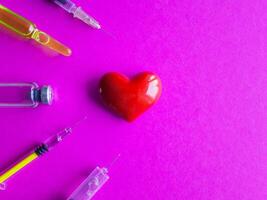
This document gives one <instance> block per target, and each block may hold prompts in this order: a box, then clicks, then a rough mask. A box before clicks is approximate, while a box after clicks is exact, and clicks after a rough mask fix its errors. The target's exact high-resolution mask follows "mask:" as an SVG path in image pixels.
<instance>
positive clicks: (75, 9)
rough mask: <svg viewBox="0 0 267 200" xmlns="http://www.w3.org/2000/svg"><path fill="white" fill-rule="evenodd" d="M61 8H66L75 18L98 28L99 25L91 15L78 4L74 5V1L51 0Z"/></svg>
mask: <svg viewBox="0 0 267 200" xmlns="http://www.w3.org/2000/svg"><path fill="white" fill-rule="evenodd" d="M52 1H53V2H55V3H56V4H57V5H59V6H60V7H61V8H63V9H64V10H66V11H67V12H69V13H72V14H73V16H74V17H75V18H78V19H80V20H81V21H83V22H84V23H86V24H88V25H89V26H91V27H93V28H96V29H100V28H101V26H100V24H99V23H98V21H96V20H95V19H94V18H93V17H92V16H90V15H89V14H87V13H86V12H85V11H84V10H83V9H82V8H81V7H80V6H76V4H75V3H74V2H72V1H71V0H52Z"/></svg>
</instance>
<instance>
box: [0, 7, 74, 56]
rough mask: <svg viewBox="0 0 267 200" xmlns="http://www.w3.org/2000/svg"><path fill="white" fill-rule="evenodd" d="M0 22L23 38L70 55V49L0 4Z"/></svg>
mask: <svg viewBox="0 0 267 200" xmlns="http://www.w3.org/2000/svg"><path fill="white" fill-rule="evenodd" d="M0 24H2V25H4V26H5V27H7V28H9V29H10V30H12V31H14V32H16V33H18V34H19V35H21V36H23V37H25V38H31V39H34V40H35V41H37V42H38V43H40V44H42V45H44V46H47V47H49V48H50V49H52V50H54V51H56V52H58V53H60V54H62V55H64V56H70V55H71V49H70V48H68V47H66V46H65V45H63V44H61V43H60V42H58V41H57V40H55V39H53V38H52V37H51V36H49V35H48V34H46V33H44V32H42V31H39V30H38V29H37V27H36V25H35V24H34V23H32V22H30V21H29V20H27V19H25V18H24V17H22V16H20V15H18V14H16V13H14V12H13V11H11V10H9V9H8V8H6V7H4V6H3V5H1V4H0Z"/></svg>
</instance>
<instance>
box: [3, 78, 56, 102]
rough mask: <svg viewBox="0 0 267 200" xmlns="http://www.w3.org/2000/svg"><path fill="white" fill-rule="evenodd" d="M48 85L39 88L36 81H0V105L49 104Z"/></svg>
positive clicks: (49, 91)
mask: <svg viewBox="0 0 267 200" xmlns="http://www.w3.org/2000/svg"><path fill="white" fill-rule="evenodd" d="M51 102H52V89H51V87H50V86H43V87H42V88H39V86H38V85H37V84H36V83H0V107H36V106H38V105H39V103H43V104H51Z"/></svg>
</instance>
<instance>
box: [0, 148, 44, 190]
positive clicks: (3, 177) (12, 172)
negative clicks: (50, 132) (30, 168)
mask: <svg viewBox="0 0 267 200" xmlns="http://www.w3.org/2000/svg"><path fill="white" fill-rule="evenodd" d="M47 151H48V148H47V146H46V145H44V144H43V145H41V146H39V147H37V148H36V149H35V150H34V152H32V153H31V154H29V155H28V156H26V157H25V158H24V159H22V160H21V161H19V162H18V163H16V164H15V165H13V166H12V167H10V168H9V169H8V170H6V171H5V172H4V173H3V174H1V175H0V185H1V184H2V185H3V184H5V181H7V180H8V179H9V178H11V177H12V176H13V175H15V174H16V173H17V172H19V171H20V170H21V169H23V168H24V167H26V166H27V165H28V164H30V163H31V162H32V161H34V160H35V159H36V158H38V157H39V156H41V155H43V154H44V153H46V152H47Z"/></svg>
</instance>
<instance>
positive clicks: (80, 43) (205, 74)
mask: <svg viewBox="0 0 267 200" xmlns="http://www.w3.org/2000/svg"><path fill="white" fill-rule="evenodd" d="M77 2H79V3H80V5H82V6H83V7H84V8H85V9H86V10H88V11H90V13H91V14H92V15H93V16H95V17H96V18H97V19H98V20H99V21H100V22H101V23H102V25H103V30H102V31H95V30H92V29H90V28H88V27H87V26H86V25H84V24H82V23H81V22H79V21H77V20H74V19H72V17H71V16H69V15H68V14H67V13H65V12H64V11H63V10H61V8H59V7H57V6H56V5H54V4H52V3H49V2H48V1H46V0H13V1H9V0H3V1H1V3H3V4H4V5H6V6H8V7H10V8H11V9H13V10H15V11H17V12H19V13H21V14H23V15H24V16H25V17H27V18H29V19H31V20H33V21H34V22H35V23H36V24H38V26H39V28H40V29H42V30H44V31H47V32H48V33H49V34H51V35H53V36H54V37H55V38H58V39H59V40H60V41H62V42H63V43H65V44H67V45H69V46H70V47H71V48H72V50H73V55H72V56H71V57H68V58H67V57H62V56H55V55H51V53H44V52H43V50H42V49H41V48H39V46H38V45H34V43H31V42H29V41H22V40H21V39H18V38H17V37H15V36H14V35H13V34H10V33H8V32H7V31H4V30H3V29H1V36H0V52H1V68H0V71H1V73H0V80H1V81H2V82H6V81H8V82H10V81H27V82H29V81H36V82H38V83H39V84H47V83H48V84H51V85H52V86H53V87H54V88H55V89H56V92H57V100H56V102H55V104H54V105H53V106H51V107H47V106H41V107H39V108H37V109H34V110H32V109H19V110H17V109H13V110H12V109H1V110H0V112H1V116H0V120H1V124H0V128H1V131H0V132H1V133H0V135H1V138H0V163H1V165H0V168H5V167H6V166H7V165H9V164H10V163H12V162H13V161H14V160H16V158H17V157H18V156H19V155H23V153H24V152H27V151H28V150H30V149H31V148H33V147H34V145H36V144H38V143H39V142H41V141H43V140H44V139H45V138H47V137H48V136H50V135H52V134H53V133H55V132H56V131H58V130H60V129H61V128H63V127H65V126H67V125H69V124H71V123H72V122H74V121H75V120H78V119H79V118H81V117H83V116H84V115H85V114H86V113H88V120H87V121H86V122H85V123H83V124H82V125H81V126H80V127H78V128H77V129H75V132H74V133H73V135H71V136H70V137H69V138H68V139H66V141H64V143H62V144H61V145H60V146H58V147H57V148H55V149H54V150H53V151H52V152H50V153H49V154H46V155H45V156H43V157H42V158H41V159H39V160H36V162H34V163H32V164H31V165H30V166H28V167H27V168H25V169H24V170H23V171H21V173H19V174H18V175H16V176H15V177H13V178H12V179H10V181H9V182H8V189H7V190H6V191H4V192H0V199H3V200H5V199H7V200H13V199H14V200H15V199H28V200H36V199H38V200H50V199H51V200H61V199H66V198H67V197H68V196H69V195H70V194H71V192H72V191H73V190H74V189H75V188H76V186H78V185H79V183H80V182H81V181H82V180H83V179H84V178H86V176H87V175H88V174H89V173H90V172H91V171H92V169H93V168H94V167H95V166H97V165H100V166H106V165H109V163H110V162H112V160H113V159H114V158H115V157H116V156H117V154H119V153H120V154H121V157H120V159H119V160H118V161H117V162H116V164H114V165H113V167H112V168H111V169H110V176H111V179H110V180H109V181H108V183H107V184H106V185H105V186H104V187H103V189H102V190H101V191H100V192H99V193H98V194H97V195H96V196H95V199H98V200H101V199H121V200H125V199H138V200H139V199H159V200H162V199H167V200H174V199H188V200H189V199H201V200H204V199H205V200H206V199H228V200H231V199H233V200H236V199H257V200H261V199H266V198H267V189H266V188H267V170H266V168H267V167H266V166H267V156H266V154H267V143H266V135H267V125H266V120H267V112H266V109H267V92H266V86H267V68H266V64H267V57H266V56H267V54H266V52H267V45H266V35H267V12H266V10H267V1H265V0H254V1H251V0H235V1H232V0H204V1H203V0H191V1H182V0H177V1H175V0H173V1H168V0H146V1H125V0H113V1H105V0H98V1H96V0H92V1H90V2H89V1H86V0H79V1H78V0H77ZM143 70H149V71H154V72H155V73H157V74H158V75H159V76H160V77H161V79H162V82H163V94H162V97H161V99H160V100H159V102H158V103H157V104H156V105H155V106H154V107H153V108H152V109H150V110H149V111H148V112H146V113H145V114H144V115H142V116H141V117H140V118H139V119H137V120H136V121H135V122H134V123H127V122H125V121H123V120H121V119H120V118H117V117H116V116H115V115H113V114H111V113H110V112H108V111H107V110H106V109H105V108H104V107H103V106H102V104H101V103H99V99H98V94H97V82H98V80H99V78H100V77H101V75H102V74H103V73H106V72H108V71H118V72H122V73H124V74H126V75H129V76H132V75H134V74H136V73H138V72H140V71H143Z"/></svg>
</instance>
